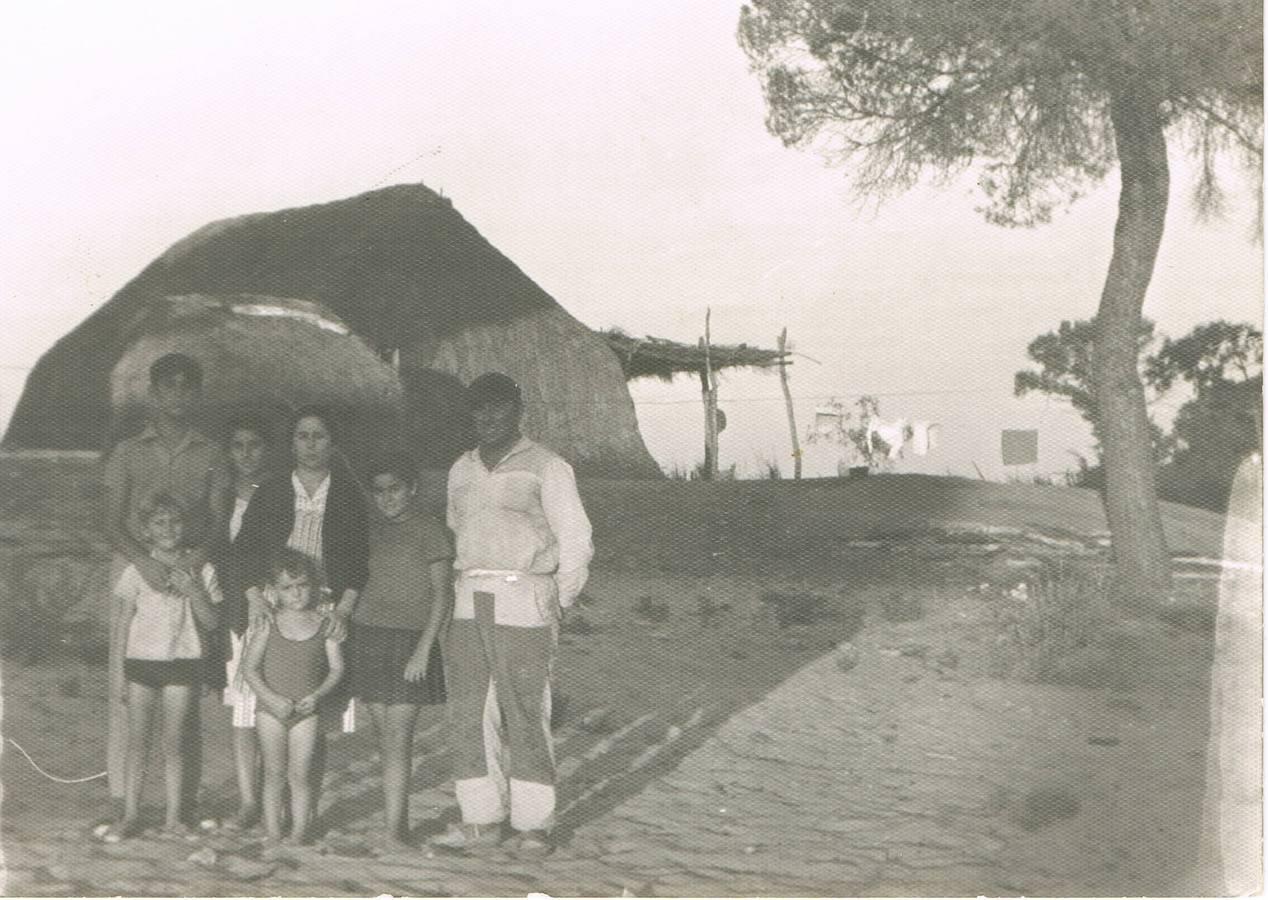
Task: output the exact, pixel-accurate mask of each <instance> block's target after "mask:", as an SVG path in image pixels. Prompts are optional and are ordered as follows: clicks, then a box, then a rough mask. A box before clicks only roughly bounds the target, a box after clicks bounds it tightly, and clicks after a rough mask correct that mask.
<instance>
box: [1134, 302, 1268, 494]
mask: <svg viewBox="0 0 1268 900" xmlns="http://www.w3.org/2000/svg"><path fill="white" fill-rule="evenodd" d="M1263 367H1264V338H1263V333H1262V332H1261V331H1259V329H1257V328H1255V327H1254V326H1253V325H1248V324H1232V323H1229V322H1224V321H1217V322H1208V323H1206V324H1203V325H1199V326H1197V327H1196V328H1194V329H1193V331H1191V332H1190V333H1189V334H1187V335H1185V336H1184V337H1182V338H1179V339H1177V340H1174V341H1172V340H1167V341H1164V342H1163V345H1162V348H1161V349H1160V350H1159V351H1158V352H1157V353H1156V354H1154V355H1153V356H1151V357H1150V358H1149V360H1148V362H1147V364H1146V368H1145V377H1146V379H1147V380H1149V381H1150V383H1151V384H1153V385H1154V386H1155V387H1158V388H1160V389H1164V390H1165V389H1167V388H1169V387H1171V386H1172V385H1173V384H1175V383H1177V382H1184V383H1187V384H1188V385H1189V386H1190V387H1191V388H1192V390H1193V396H1192V397H1191V398H1190V399H1189V400H1188V401H1187V402H1186V403H1185V404H1184V405H1183V406H1182V407H1180V409H1179V411H1178V412H1177V413H1176V419H1175V426H1174V439H1175V446H1176V451H1175V458H1174V461H1173V464H1172V465H1171V466H1169V467H1168V468H1167V469H1166V470H1164V471H1163V472H1162V473H1161V475H1160V478H1161V479H1162V481H1161V486H1160V493H1162V495H1163V496H1164V497H1166V498H1167V499H1171V500H1177V501H1180V502H1182V503H1189V504H1192V505H1195V506H1204V507H1207V508H1210V509H1216V510H1221V511H1222V510H1223V509H1224V507H1225V503H1226V501H1227V499H1228V489H1229V487H1230V485H1231V484H1232V481H1233V476H1234V474H1235V473H1236V472H1237V467H1238V466H1239V465H1240V464H1241V461H1242V459H1243V458H1244V457H1245V456H1246V454H1248V453H1251V452H1253V451H1256V450H1260V451H1262V449H1263V431H1264V427H1263V388H1264V379H1263Z"/></svg>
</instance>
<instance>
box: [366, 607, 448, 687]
mask: <svg viewBox="0 0 1268 900" xmlns="http://www.w3.org/2000/svg"><path fill="white" fill-rule="evenodd" d="M422 634H423V633H422V632H421V631H415V630H413V629H410V628H379V627H377V626H375V625H361V624H358V623H356V622H354V623H352V630H351V634H349V636H348V642H347V644H346V645H345V646H346V648H347V654H348V682H349V688H350V693H351V694H352V696H354V697H356V698H357V699H358V700H362V701H364V702H366V703H414V704H417V705H419V706H430V705H433V704H436V703H444V702H445V672H444V666H443V664H442V660H441V657H440V644H439V642H437V644H436V646H435V647H433V648H432V651H431V657H430V659H429V660H428V663H427V675H426V676H425V677H424V678H423V680H422V681H419V682H417V683H415V682H410V681H406V680H405V665H406V663H408V662H409V658H410V657H411V656H413V655H414V648H415V647H417V646H418V639H419V638H420V637H421V636H422Z"/></svg>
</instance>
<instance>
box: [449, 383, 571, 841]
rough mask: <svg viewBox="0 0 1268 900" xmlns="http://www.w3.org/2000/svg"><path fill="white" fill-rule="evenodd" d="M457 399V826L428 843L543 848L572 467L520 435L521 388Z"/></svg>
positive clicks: (453, 679) (549, 806) (486, 388)
mask: <svg viewBox="0 0 1268 900" xmlns="http://www.w3.org/2000/svg"><path fill="white" fill-rule="evenodd" d="M468 396H469V400H470V405H471V409H472V414H473V417H474V419H475V426H476V434H477V438H478V442H479V443H478V446H477V447H476V448H475V449H474V450H470V451H468V452H467V453H464V454H463V455H462V456H461V457H459V458H458V460H457V462H455V463H454V465H453V467H452V468H451V469H450V471H449V484H448V514H447V520H448V524H449V527H450V528H451V529H452V530H453V532H454V537H455V558H454V569H455V570H456V573H457V580H456V583H455V592H454V593H455V596H454V615H453V623H452V625H451V626H450V631H449V638H448V642H447V647H446V650H447V652H446V662H447V674H448V704H449V717H450V722H451V728H452V730H453V734H452V741H453V746H454V751H455V755H456V759H455V767H454V774H455V781H456V783H455V788H456V790H455V793H456V794H457V798H458V804H459V806H460V807H461V808H462V824H461V826H458V825H455V826H453V827H451V829H450V830H449V832H448V833H446V834H445V835H442V836H441V837H439V838H437V839H436V841H435V842H434V843H435V844H436V845H437V846H440V847H446V848H451V849H470V848H473V847H480V846H491V845H493V844H497V843H499V842H500V841H501V836H502V827H503V823H504V822H506V820H507V819H508V818H509V819H510V825H511V828H512V829H513V830H514V831H515V837H514V849H516V850H517V851H518V852H519V853H520V854H521V855H542V854H545V853H548V852H549V851H550V849H551V845H550V840H549V834H550V830H551V828H552V827H553V826H554V815H555V760H554V751H553V749H552V747H551V735H550V699H551V698H550V692H551V688H550V681H551V669H552V667H553V665H554V660H555V649H556V645H557V641H558V623H559V618H560V615H561V610H562V609H567V608H568V607H569V606H571V605H572V603H573V602H574V601H575V600H576V597H577V595H578V594H579V593H580V592H581V589H582V587H583V586H584V585H585V582H586V578H587V577H588V575H589V568H588V567H589V564H590V559H591V557H592V556H593V555H594V547H593V545H592V543H591V529H590V520H589V519H588V518H587V516H586V513H585V509H583V508H582V505H581V498H580V496H579V495H578V493H577V483H576V479H575V478H574V476H573V472H572V467H571V466H569V465H568V463H566V462H565V461H564V460H563V459H562V458H560V457H559V456H558V455H557V454H556V453H554V452H552V451H551V450H548V449H547V448H545V447H543V446H541V445H540V444H538V443H536V442H534V441H531V440H529V439H528V438H526V437H524V436H523V435H521V434H520V430H519V424H520V417H521V414H522V412H523V400H522V397H521V394H520V389H519V386H518V385H517V384H516V383H515V382H514V381H513V380H512V379H511V378H509V377H508V376H506V375H502V374H499V373H489V374H485V375H481V376H480V377H479V378H477V379H476V380H475V381H473V382H472V383H471V386H470V387H469V388H468Z"/></svg>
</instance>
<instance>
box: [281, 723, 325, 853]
mask: <svg viewBox="0 0 1268 900" xmlns="http://www.w3.org/2000/svg"><path fill="white" fill-rule="evenodd" d="M317 720H318V717H317V716H309V717H308V718H306V719H301V720H300V721H298V722H296V723H295V724H294V725H292V726H291V731H290V734H289V735H288V736H287V743H288V752H289V762H288V766H287V781H288V782H289V784H290V786H291V819H292V821H291V841H292V843H296V844H305V843H307V842H308V833H309V830H310V828H311V826H312V813H313V810H312V800H313V790H312V774H313V773H312V768H313V759H314V756H315V755H316V753H317V745H318V744H319V743H320V742H321V729H320V728H318V721H317Z"/></svg>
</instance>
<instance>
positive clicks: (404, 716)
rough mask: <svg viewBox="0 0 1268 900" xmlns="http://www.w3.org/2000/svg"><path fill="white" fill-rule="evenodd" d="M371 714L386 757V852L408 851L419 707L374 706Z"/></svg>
mask: <svg viewBox="0 0 1268 900" xmlns="http://www.w3.org/2000/svg"><path fill="white" fill-rule="evenodd" d="M370 715H371V717H372V718H373V719H374V727H375V729H376V730H377V731H378V733H379V750H380V752H381V753H382V755H383V813H384V829H385V840H384V844H385V847H386V849H389V850H401V849H406V848H407V847H408V844H406V843H405V838H406V837H407V836H408V834H409V776H410V768H411V764H412V759H411V755H412V751H413V746H414V726H415V723H416V722H417V721H418V707H417V706H416V705H415V704H413V703H390V704H387V703H372V704H370Z"/></svg>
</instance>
